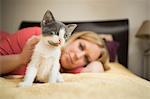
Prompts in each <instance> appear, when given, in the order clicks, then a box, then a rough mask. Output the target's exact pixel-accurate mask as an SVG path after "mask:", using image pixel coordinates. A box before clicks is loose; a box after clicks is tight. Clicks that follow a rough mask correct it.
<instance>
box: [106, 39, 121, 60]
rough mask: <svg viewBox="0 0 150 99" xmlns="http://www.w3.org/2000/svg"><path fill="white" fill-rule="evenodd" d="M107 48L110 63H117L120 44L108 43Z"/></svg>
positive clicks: (115, 42)
mask: <svg viewBox="0 0 150 99" xmlns="http://www.w3.org/2000/svg"><path fill="white" fill-rule="evenodd" d="M106 46H107V49H108V53H109V56H110V62H115V60H116V57H117V52H118V48H119V42H117V41H106Z"/></svg>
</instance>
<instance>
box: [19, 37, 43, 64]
mask: <svg viewBox="0 0 150 99" xmlns="http://www.w3.org/2000/svg"><path fill="white" fill-rule="evenodd" d="M39 40H40V37H39V36H32V37H31V38H29V39H28V41H27V42H26V44H25V46H24V47H23V50H22V52H21V54H20V59H21V61H22V64H27V63H28V62H29V61H30V59H31V56H32V53H33V49H34V48H35V45H36V44H37V43H38V42H39Z"/></svg>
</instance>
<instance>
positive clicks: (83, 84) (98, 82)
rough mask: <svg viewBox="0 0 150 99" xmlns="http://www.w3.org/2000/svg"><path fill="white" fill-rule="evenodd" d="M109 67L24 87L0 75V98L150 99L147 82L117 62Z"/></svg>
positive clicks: (67, 75) (10, 78)
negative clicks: (97, 71) (107, 69)
mask: <svg viewBox="0 0 150 99" xmlns="http://www.w3.org/2000/svg"><path fill="white" fill-rule="evenodd" d="M109 66H110V67H111V69H110V70H109V71H106V72H103V73H80V74H65V73H63V74H62V75H63V77H64V80H65V82H64V83H51V84H49V83H34V85H33V86H32V87H27V88H18V87H16V85H17V84H18V83H19V82H20V81H21V80H22V78H20V77H19V78H17V79H12V77H13V76H14V75H13V76H11V77H10V76H7V77H6V78H4V77H0V99H150V82H149V81H146V80H144V79H142V78H140V77H138V76H136V75H134V74H133V73H131V72H130V71H128V70H127V69H126V68H125V67H123V66H121V65H120V64H118V63H110V64H109ZM15 76H16V75H15Z"/></svg>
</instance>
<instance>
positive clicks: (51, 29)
mask: <svg viewBox="0 0 150 99" xmlns="http://www.w3.org/2000/svg"><path fill="white" fill-rule="evenodd" d="M72 26H73V27H74V28H73V27H72V29H73V30H74V29H75V27H76V25H75V26H74V25H72ZM41 27H42V39H43V41H44V43H45V44H46V45H51V46H59V45H61V44H63V43H64V42H65V40H66V39H67V38H68V37H69V36H70V35H71V33H72V32H71V33H70V32H69V31H68V29H69V28H68V26H66V25H65V24H63V23H62V22H59V21H56V20H55V19H54V16H53V15H52V13H51V12H50V11H49V10H48V11H46V13H45V15H44V17H43V20H42V22H41ZM69 27H70V26H69ZM73 30H72V31H73Z"/></svg>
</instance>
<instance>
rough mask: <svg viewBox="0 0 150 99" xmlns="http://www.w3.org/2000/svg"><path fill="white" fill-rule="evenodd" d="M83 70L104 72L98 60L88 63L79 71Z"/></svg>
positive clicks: (82, 71)
mask: <svg viewBox="0 0 150 99" xmlns="http://www.w3.org/2000/svg"><path fill="white" fill-rule="evenodd" d="M85 72H93V73H96V72H104V68H103V64H102V63H101V62H99V61H94V62H91V63H89V64H88V65H87V66H86V67H85V68H83V69H82V70H81V73H85Z"/></svg>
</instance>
